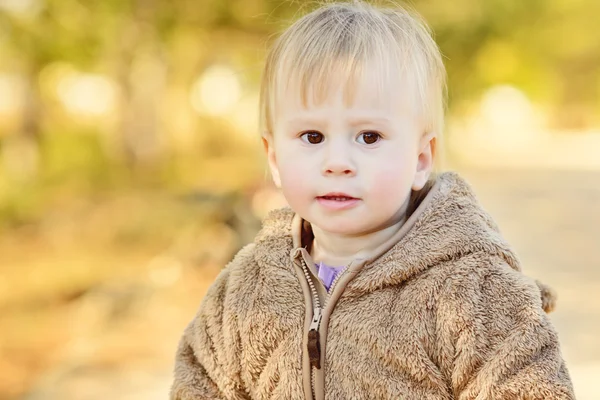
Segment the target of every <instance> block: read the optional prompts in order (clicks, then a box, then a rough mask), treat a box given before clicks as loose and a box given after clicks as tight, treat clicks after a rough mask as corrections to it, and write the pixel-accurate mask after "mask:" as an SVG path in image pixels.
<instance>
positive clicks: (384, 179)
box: [368, 154, 417, 203]
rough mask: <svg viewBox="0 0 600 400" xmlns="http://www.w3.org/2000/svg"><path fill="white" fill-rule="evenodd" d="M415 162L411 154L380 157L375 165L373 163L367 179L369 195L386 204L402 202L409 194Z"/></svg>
mask: <svg viewBox="0 0 600 400" xmlns="http://www.w3.org/2000/svg"><path fill="white" fill-rule="evenodd" d="M416 162H417V160H416V157H415V156H414V155H412V154H410V155H409V154H397V155H394V156H393V157H385V158H383V157H382V158H381V159H380V162H378V163H377V165H375V163H373V164H372V165H371V167H372V169H371V171H372V174H369V175H370V178H369V179H368V181H369V182H368V184H369V186H370V190H369V192H370V193H371V195H373V196H374V197H375V198H378V199H382V201H384V202H386V203H388V202H393V203H396V202H399V201H404V200H405V198H406V197H407V196H408V195H409V194H410V189H411V186H412V183H413V179H414V174H415V171H416Z"/></svg>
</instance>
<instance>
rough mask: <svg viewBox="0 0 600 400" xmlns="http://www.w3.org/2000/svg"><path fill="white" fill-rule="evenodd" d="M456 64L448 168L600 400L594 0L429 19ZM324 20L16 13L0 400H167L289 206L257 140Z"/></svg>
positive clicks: (582, 386) (511, 4)
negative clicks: (314, 26)
mask: <svg viewBox="0 0 600 400" xmlns="http://www.w3.org/2000/svg"><path fill="white" fill-rule="evenodd" d="M411 5H412V6H413V7H414V8H415V9H416V10H418V11H419V12H420V13H421V14H423V15H424V17H425V18H426V19H427V20H428V21H429V23H430V25H431V26H432V27H433V29H434V31H435V33H436V39H437V41H438V43H439V45H440V47H441V49H442V51H443V53H444V54H445V56H446V65H447V68H448V74H449V87H450V98H449V111H448V129H447V132H446V147H447V164H448V168H449V169H454V170H458V171H459V172H461V173H462V174H463V175H464V176H465V177H466V178H467V179H468V180H469V181H470V182H471V184H472V185H473V186H474V188H475V190H476V191H477V193H478V194H479V196H480V199H481V201H482V203H483V204H484V206H485V207H486V208H487V209H488V210H489V211H490V212H491V213H492V215H494V217H495V218H496V219H497V221H498V223H499V225H500V227H501V229H502V231H503V233H504V235H505V236H506V237H507V239H508V240H509V241H510V242H511V243H512V244H513V245H514V247H515V249H516V251H517V252H518V254H519V256H520V257H521V259H522V261H523V265H524V270H525V272H526V273H527V274H528V275H531V276H534V277H536V278H538V279H540V280H542V281H544V282H545V283H546V284H549V285H550V286H552V287H553V288H554V289H555V290H556V291H557V292H558V296H559V299H558V308H557V310H556V311H555V312H554V313H553V314H551V319H552V320H553V322H554V323H555V325H556V326H557V329H558V331H559V334H560V338H561V341H562V344H563V353H564V356H565V358H566V360H567V363H568V366H569V368H570V371H571V374H572V378H573V381H574V383H575V388H576V391H577V393H578V398H579V399H584V400H585V399H600V389H599V388H598V386H597V385H596V384H595V383H596V380H597V378H598V377H599V376H600V340H599V339H598V334H597V332H598V328H600V295H599V293H600V268H599V267H600V255H599V252H600V67H599V65H600V29H598V26H597V20H596V18H595V17H596V16H597V15H600V1H597V0H453V1H446V0H413V1H412V2H411ZM314 6H315V4H314V3H313V2H303V1H275V0H169V1H167V0H102V1H84V0H0V376H1V377H2V378H1V379H0V399H2V400H4V399H11V400H12V399H27V400H34V399H36V400H37V399H44V400H54V399H61V400H64V399H77V400H96V399H106V398H110V399H123V400H125V399H127V400H134V399H145V400H153V399H157V400H158V399H165V398H167V391H168V388H169V385H170V380H171V371H172V367H173V355H174V353H175V349H176V346H177V342H178V340H179V337H180V335H181V332H182V330H183V328H184V327H185V325H186V324H187V323H188V322H189V321H190V320H191V318H192V317H193V315H194V313H195V311H196V309H197V307H198V305H199V303H200V301H201V299H202V297H203V295H204V292H205V290H206V289H207V287H208V285H209V284H210V283H211V282H212V280H213V279H214V277H215V276H216V274H217V273H218V271H219V270H220V269H221V268H222V267H223V265H224V264H225V263H227V262H228V261H229V260H230V258H231V257H232V255H233V254H234V253H235V252H236V250H238V249H239V248H240V246H242V245H243V244H244V243H247V242H249V241H251V240H252V238H253V235H254V234H255V233H256V231H257V229H259V227H260V219H261V218H262V217H263V216H264V215H265V213H266V212H267V211H268V210H269V209H271V208H274V207H278V206H280V205H282V204H284V203H283V199H282V198H281V196H280V195H279V193H278V192H277V191H275V190H274V189H273V188H272V187H271V186H270V184H269V179H268V176H267V173H266V163H265V160H264V157H263V154H262V147H261V145H260V140H259V138H260V134H259V131H258V127H257V121H258V118H257V115H258V112H257V102H258V86H259V78H260V73H261V67H262V63H263V59H264V56H265V52H266V49H267V47H268V44H269V42H270V40H271V39H272V38H273V36H274V35H275V34H277V32H280V31H281V30H282V29H283V28H284V27H285V26H287V25H288V23H289V21H290V20H292V19H294V17H295V16H297V15H300V14H301V13H303V12H306V11H308V10H310V9H311V8H312V7H314Z"/></svg>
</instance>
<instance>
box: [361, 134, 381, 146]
mask: <svg viewBox="0 0 600 400" xmlns="http://www.w3.org/2000/svg"><path fill="white" fill-rule="evenodd" d="M379 139H381V135H380V134H379V133H377V132H362V133H361V134H360V135H358V142H359V143H362V144H375V143H377V142H378V141H379Z"/></svg>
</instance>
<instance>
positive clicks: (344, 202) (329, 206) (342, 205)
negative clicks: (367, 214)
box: [317, 192, 360, 212]
mask: <svg viewBox="0 0 600 400" xmlns="http://www.w3.org/2000/svg"><path fill="white" fill-rule="evenodd" d="M317 202H318V203H319V204H320V205H321V207H323V209H325V210H328V211H330V212H340V211H343V210H349V209H351V208H354V207H357V206H358V204H359V203H360V199H359V198H356V197H353V196H350V195H349V194H346V193H339V192H335V193H327V194H326V195H324V196H318V197H317Z"/></svg>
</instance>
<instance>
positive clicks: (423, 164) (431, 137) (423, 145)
mask: <svg viewBox="0 0 600 400" xmlns="http://www.w3.org/2000/svg"><path fill="white" fill-rule="evenodd" d="M436 141H437V135H436V134H435V132H428V133H426V134H425V135H423V136H422V137H421V139H420V141H419V147H418V151H419V154H418V159H417V171H416V174H415V179H414V181H413V185H412V190H415V191H417V190H421V189H423V187H424V186H425V184H426V183H427V180H428V179H429V176H430V175H431V172H432V171H433V165H434V159H435V151H436Z"/></svg>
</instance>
